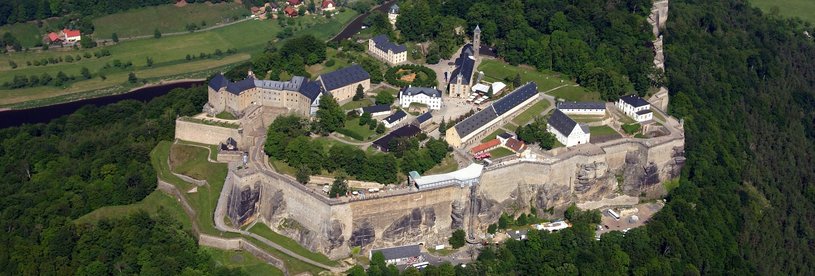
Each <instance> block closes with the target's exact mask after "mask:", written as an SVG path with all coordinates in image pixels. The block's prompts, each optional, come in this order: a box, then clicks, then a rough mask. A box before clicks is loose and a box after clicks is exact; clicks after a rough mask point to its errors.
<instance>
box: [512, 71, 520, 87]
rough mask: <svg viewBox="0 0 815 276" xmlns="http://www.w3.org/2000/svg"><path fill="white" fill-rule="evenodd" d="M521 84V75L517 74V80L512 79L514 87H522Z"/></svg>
mask: <svg viewBox="0 0 815 276" xmlns="http://www.w3.org/2000/svg"><path fill="white" fill-rule="evenodd" d="M521 84H522V83H521V73H517V74H515V78H513V79H512V85H514V86H515V88H518V87H521Z"/></svg>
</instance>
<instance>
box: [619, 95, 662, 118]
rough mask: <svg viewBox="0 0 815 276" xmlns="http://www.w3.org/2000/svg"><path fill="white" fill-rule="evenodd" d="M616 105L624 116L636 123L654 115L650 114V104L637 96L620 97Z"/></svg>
mask: <svg viewBox="0 0 815 276" xmlns="http://www.w3.org/2000/svg"><path fill="white" fill-rule="evenodd" d="M616 105H617V108H619V109H620V110H621V111H622V112H623V113H625V115H628V117H631V118H633V119H634V120H636V121H637V122H644V121H648V120H651V119H653V118H654V114H653V113H652V112H651V104H650V103H648V101H646V100H644V99H643V98H640V97H639V96H637V95H627V96H623V97H620V100H618V101H617V104H616Z"/></svg>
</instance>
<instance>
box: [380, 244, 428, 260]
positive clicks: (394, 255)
mask: <svg viewBox="0 0 815 276" xmlns="http://www.w3.org/2000/svg"><path fill="white" fill-rule="evenodd" d="M377 252H379V253H382V256H385V263H386V264H392V265H406V264H413V263H418V262H420V261H421V260H422V248H421V247H420V246H419V245H418V244H415V245H406V246H400V247H391V248H383V249H374V250H371V252H370V253H369V256H368V258H369V259H370V258H373V255H374V253H377Z"/></svg>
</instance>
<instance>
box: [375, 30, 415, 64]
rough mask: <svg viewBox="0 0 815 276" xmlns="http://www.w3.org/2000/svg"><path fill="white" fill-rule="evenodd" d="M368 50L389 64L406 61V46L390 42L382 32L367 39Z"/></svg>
mask: <svg viewBox="0 0 815 276" xmlns="http://www.w3.org/2000/svg"><path fill="white" fill-rule="evenodd" d="M368 52H369V53H371V55H372V56H374V57H375V58H378V59H381V60H383V61H385V62H387V63H388V64H390V65H396V64H399V63H403V62H405V61H407V47H405V45H399V44H396V43H393V42H391V41H390V40H389V39H388V36H386V35H384V34H381V35H378V36H375V37H372V38H371V39H369V40H368Z"/></svg>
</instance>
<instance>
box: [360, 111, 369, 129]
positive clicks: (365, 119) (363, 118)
mask: <svg viewBox="0 0 815 276" xmlns="http://www.w3.org/2000/svg"><path fill="white" fill-rule="evenodd" d="M371 120H372V118H371V113H370V112H365V113H362V115H361V116H359V125H361V126H364V125H366V124H368V122H370V121H371Z"/></svg>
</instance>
